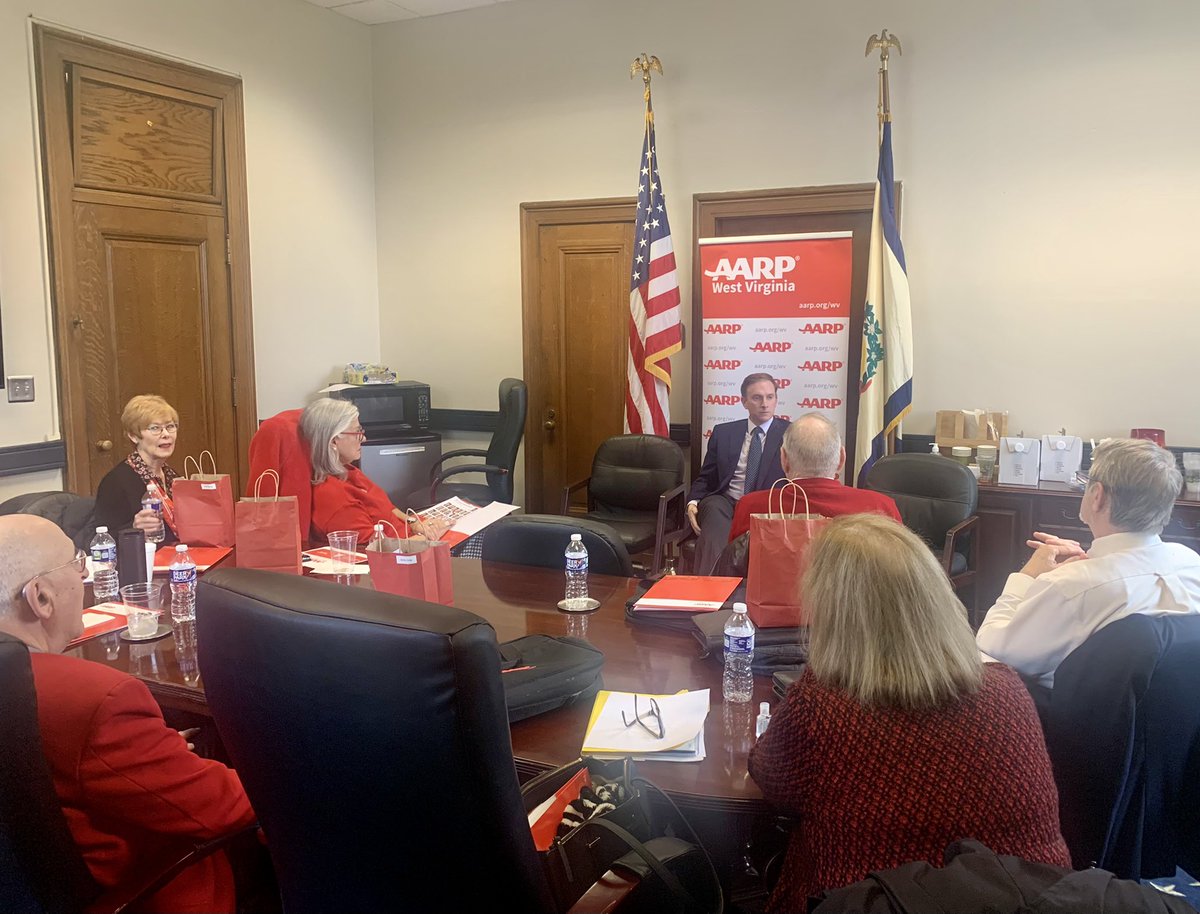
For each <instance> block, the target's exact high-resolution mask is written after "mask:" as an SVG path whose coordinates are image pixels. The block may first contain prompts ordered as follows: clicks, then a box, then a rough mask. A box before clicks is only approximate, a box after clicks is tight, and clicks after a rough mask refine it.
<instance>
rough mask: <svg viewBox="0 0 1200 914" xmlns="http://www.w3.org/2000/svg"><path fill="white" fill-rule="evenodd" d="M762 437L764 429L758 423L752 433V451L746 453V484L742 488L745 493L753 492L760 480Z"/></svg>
mask: <svg viewBox="0 0 1200 914" xmlns="http://www.w3.org/2000/svg"><path fill="white" fill-rule="evenodd" d="M762 439H763V430H762V429H761V428H759V427H758V426H757V425H756V426H755V427H754V431H752V432H751V433H750V451H749V453H747V454H746V484H745V486H744V487H743V490H742V491H743V494H745V493H746V492H753V491H754V487H755V484H756V483H757V482H758V465H759V464H760V463H762Z"/></svg>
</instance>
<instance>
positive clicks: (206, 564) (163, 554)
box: [154, 546, 233, 571]
mask: <svg viewBox="0 0 1200 914" xmlns="http://www.w3.org/2000/svg"><path fill="white" fill-rule="evenodd" d="M231 552H233V550H232V549H230V548H229V547H228V546H188V555H189V556H191V559H192V561H193V562H195V563H196V570H197V571H208V569H210V568H212V566H213V565H215V564H217V562H219V561H221V559H223V558H225V556H227V555H229V553H231ZM173 561H175V547H174V546H163V547H162V548H161V549H159V550H158V552H156V553H154V569H155V570H156V571H166V570H167V569H168V568H170V567H171V563H172V562H173Z"/></svg>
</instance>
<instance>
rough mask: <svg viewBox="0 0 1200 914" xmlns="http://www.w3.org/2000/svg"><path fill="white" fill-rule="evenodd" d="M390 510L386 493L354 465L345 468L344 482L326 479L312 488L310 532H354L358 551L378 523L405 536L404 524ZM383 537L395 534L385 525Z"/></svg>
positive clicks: (391, 507) (326, 533)
mask: <svg viewBox="0 0 1200 914" xmlns="http://www.w3.org/2000/svg"><path fill="white" fill-rule="evenodd" d="M394 511H395V506H394V505H393V504H392V502H391V499H389V498H388V495H387V492H385V491H383V489H381V488H379V486H377V485H375V483H373V482H371V480H370V479H368V478H367V474H366V473H364V472H363V471H362V470H360V469H359V468H358V467H356V466H347V467H346V478H345V479H338V478H337V477H336V476H328V477H326V478H325V481H324V482H322V483H321V484H320V485H316V486H313V487H312V525H313V531H314V533H316V534H319V535H320V536H321V537H325V536H328V535H329V532H330V531H331V530H357V531H358V548H359V549H362V548H363V547H364V546H366V545H367V543H368V542H369V541H370V539H371V534H372V533H373V532H374V531H375V525H376V524H377V523H379V522H380V521H381V520H386V521H390V522H391V523H392V524H394V525H395V526H396V531H397V532H398V533H399V534H400V535H401V536H407V535H408V527H407V525H406V524H405V523H404V521H402V520H401V519H400V518H398V517H397V516H396V515H395V513H394ZM384 535H385V536H394V535H395V534H393V533H392V530H391V528H390V527H386V526H385V527H384Z"/></svg>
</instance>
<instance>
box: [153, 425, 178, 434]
mask: <svg viewBox="0 0 1200 914" xmlns="http://www.w3.org/2000/svg"><path fill="white" fill-rule="evenodd" d="M146 431H148V432H149V433H150V434H151V435H161V434H162V433H163V432H167V433H168V434H170V435H174V434H175V433H176V432H177V431H179V424H178V423H177V422H168V423H167V424H166V425H158V424H155V425H147V426H146Z"/></svg>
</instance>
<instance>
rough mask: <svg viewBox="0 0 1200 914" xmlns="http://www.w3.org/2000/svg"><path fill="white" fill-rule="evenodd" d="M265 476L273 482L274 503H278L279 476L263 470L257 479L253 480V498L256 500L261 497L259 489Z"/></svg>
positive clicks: (271, 471) (273, 472)
mask: <svg viewBox="0 0 1200 914" xmlns="http://www.w3.org/2000/svg"><path fill="white" fill-rule="evenodd" d="M267 476H270V477H271V478H272V479H274V480H275V501H279V474H278V473H276V472H275V471H274V470H263V471H262V472H261V473H259V474H258V479H256V480H254V498H255V499H256V500H257V499H259V498H261V497H262V496H261V495H260V494H259V487H260V486H261V485H262V481H263V479H264V478H266V477H267Z"/></svg>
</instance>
